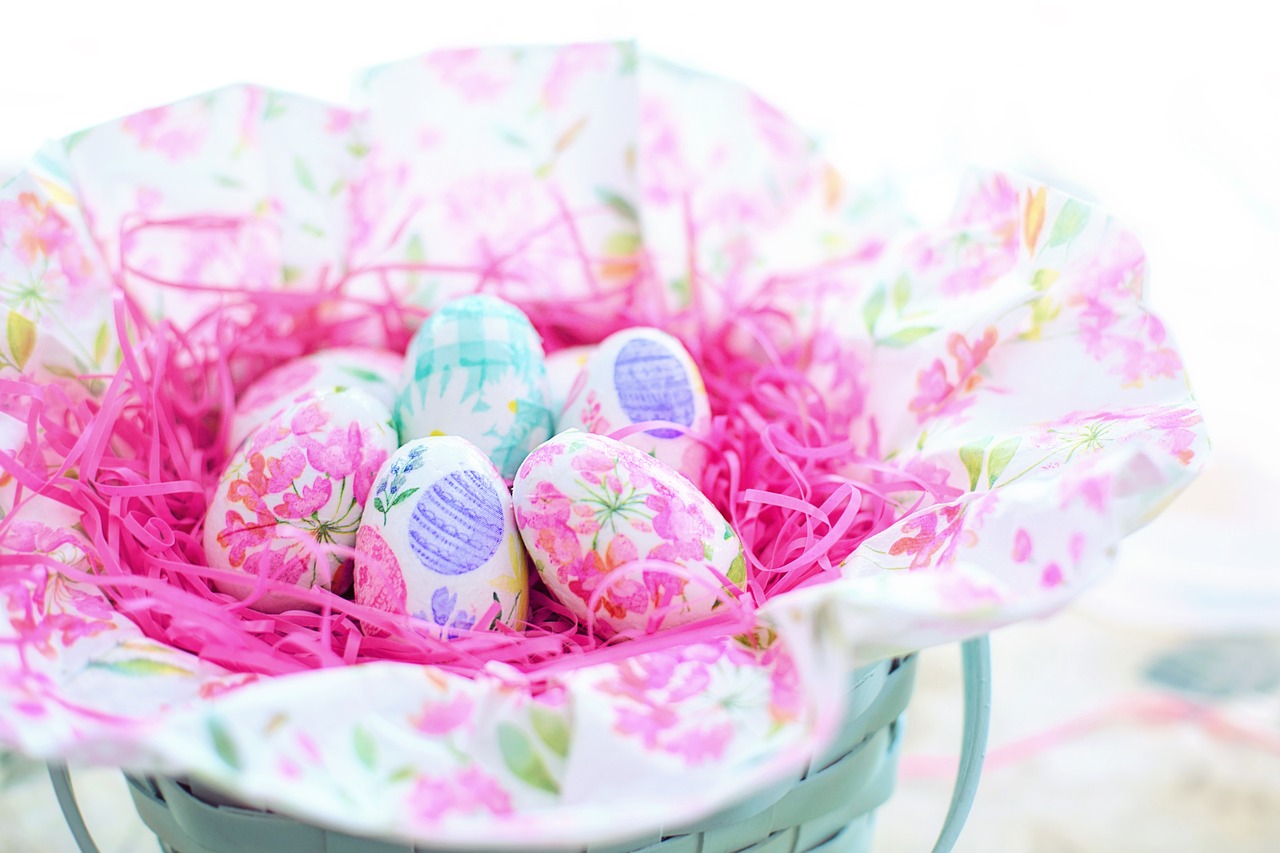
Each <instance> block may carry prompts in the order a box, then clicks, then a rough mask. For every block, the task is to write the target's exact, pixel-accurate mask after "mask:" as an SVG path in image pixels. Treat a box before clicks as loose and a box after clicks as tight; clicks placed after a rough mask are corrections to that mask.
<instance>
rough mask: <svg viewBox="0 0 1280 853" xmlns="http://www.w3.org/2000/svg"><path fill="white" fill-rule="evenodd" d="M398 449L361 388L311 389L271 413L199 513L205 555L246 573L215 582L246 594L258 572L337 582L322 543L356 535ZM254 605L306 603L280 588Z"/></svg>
mask: <svg viewBox="0 0 1280 853" xmlns="http://www.w3.org/2000/svg"><path fill="white" fill-rule="evenodd" d="M395 449H396V434H395V430H394V429H393V428H392V426H391V412H390V411H389V410H388V409H387V407H386V406H385V405H383V404H382V403H380V402H378V401H377V400H376V399H374V398H373V397H371V396H370V395H369V394H367V393H366V392H364V391H361V390H360V389H358V388H347V389H344V390H341V391H323V392H316V393H312V394H311V395H310V396H307V397H304V399H302V400H301V401H300V402H297V403H294V404H293V405H291V406H289V407H288V408H286V409H284V410H283V411H281V412H278V413H277V414H276V415H274V416H272V417H270V418H268V419H267V421H266V423H264V424H262V425H261V426H259V427H258V428H257V429H255V430H254V431H253V432H251V433H250V434H249V435H248V437H247V438H246V439H245V441H244V443H243V444H241V445H240V448H239V449H238V450H237V451H236V452H235V453H234V454H233V455H232V457H231V461H230V464H229V465H228V466H227V469H226V471H225V472H224V473H223V475H222V477H221V479H220V480H219V481H218V486H217V490H216V492H215V493H214V495H213V500H212V501H211V502H210V504H209V509H208V513H207V515H206V516H205V524H204V549H205V554H206V556H207V558H208V561H209V565H210V566H213V567H214V568H219V569H229V570H231V571H234V572H238V573H240V574H243V575H245V576H246V580H245V582H244V583H238V582H235V581H228V580H218V581H217V582H216V586H217V588H218V590H219V591H221V592H227V593H231V594H232V595H236V596H239V597H241V598H243V597H246V596H248V595H250V594H251V593H253V591H254V587H255V584H256V578H257V577H258V576H260V575H265V576H267V577H269V578H271V579H273V580H275V581H278V582H280V583H285V584H292V585H295V586H298V587H302V588H304V589H309V588H312V587H320V588H324V589H331V590H332V591H334V592H342V591H344V590H343V589H342V586H343V582H342V578H343V577H344V576H345V577H346V578H347V581H348V583H349V578H350V575H349V573H344V572H342V571H341V569H342V568H343V564H344V561H343V559H342V558H341V557H339V556H338V555H336V554H331V553H329V554H326V553H325V552H324V551H323V546H327V545H341V546H346V547H351V546H352V545H354V544H355V539H356V531H357V530H358V529H359V527H360V518H361V516H362V514H363V513H364V507H365V501H366V500H367V498H368V497H369V493H370V491H371V490H372V488H373V481H374V478H375V476H376V475H377V473H378V470H379V469H380V468H381V467H382V464H383V463H384V462H385V461H386V460H387V458H388V457H389V456H390V455H391V454H392V453H393V452H394V451H395ZM253 606H254V607H256V608H257V609H259V610H263V611H266V612H280V611H281V610H287V609H291V608H295V607H302V608H308V607H310V605H308V604H307V603H305V602H302V601H300V600H299V599H297V598H296V597H295V596H291V595H289V594H288V593H287V592H283V591H279V590H276V591H272V592H269V593H267V594H266V595H264V596H263V597H261V598H259V599H257V600H256V601H255V602H254V604H253Z"/></svg>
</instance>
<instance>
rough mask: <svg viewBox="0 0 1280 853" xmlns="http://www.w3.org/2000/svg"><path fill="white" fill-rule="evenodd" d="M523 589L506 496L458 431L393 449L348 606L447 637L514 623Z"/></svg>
mask: <svg viewBox="0 0 1280 853" xmlns="http://www.w3.org/2000/svg"><path fill="white" fill-rule="evenodd" d="M528 587H529V575H528V567H527V565H526V558H525V553H524V546H523V545H522V544H521V542H520V534H519V532H518V531H517V530H516V523H515V517H514V515H513V513H512V507H511V493H510V492H509V491H507V486H506V483H504V482H503V480H502V477H501V475H500V474H499V473H498V470H497V468H495V467H494V465H493V463H492V462H490V461H489V458H488V457H487V456H485V455H484V454H483V453H481V452H480V450H479V449H478V448H477V447H476V446H475V445H473V444H472V443H471V442H469V441H467V440H466V439H464V438H459V437H457V436H434V437H430V438H422V439H417V440H416V441H411V442H409V443H408V444H406V445H405V446H404V447H401V448H400V449H399V450H398V451H396V453H395V454H394V455H393V456H392V457H391V459H389V460H388V461H387V464H386V465H384V466H383V467H382V470H381V471H380V472H379V473H378V478H377V480H376V481H375V483H374V487H373V492H372V495H371V497H370V500H369V502H368V503H367V504H366V505H365V510H364V519H363V521H362V522H361V524H360V532H359V534H358V536H357V537H356V562H355V592H356V602H357V603H359V604H364V605H367V606H369V607H375V608H377V609H379V610H386V611H388V612H391V613H407V614H409V615H411V616H414V617H416V618H418V619H421V620H422V621H423V622H424V623H426V624H427V625H429V626H433V629H432V630H433V633H435V635H436V636H439V637H442V638H444V639H450V638H452V637H456V636H458V635H459V634H460V633H462V632H464V631H467V630H471V629H477V630H480V629H487V628H491V627H493V625H494V623H496V622H502V623H504V624H506V625H509V626H511V627H517V626H518V625H519V624H520V623H521V622H523V621H524V618H525V612H526V609H527V607H528ZM494 605H496V606H497V609H496V611H494V610H493V609H492V608H493V606H494ZM486 613H492V616H491V618H490V620H489V621H487V622H484V621H483V617H484V616H485V615H486ZM482 622H483V624H482Z"/></svg>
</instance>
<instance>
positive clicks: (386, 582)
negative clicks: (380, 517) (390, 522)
mask: <svg viewBox="0 0 1280 853" xmlns="http://www.w3.org/2000/svg"><path fill="white" fill-rule="evenodd" d="M355 563H356V565H355V587H356V603H357V604H362V605H364V606H365V607H372V608H374V609H377V610H385V611H387V612H388V613H404V612H405V602H406V601H407V600H408V591H407V589H406V588H405V583H404V572H403V571H402V570H401V568H400V561H399V560H397V559H396V555H395V552H394V551H392V550H391V546H390V545H388V544H387V541H386V540H385V539H383V538H382V534H381V533H379V532H378V529H377V528H376V527H374V526H373V525H368V524H362V525H360V531H359V532H358V533H357V534H356V560H355Z"/></svg>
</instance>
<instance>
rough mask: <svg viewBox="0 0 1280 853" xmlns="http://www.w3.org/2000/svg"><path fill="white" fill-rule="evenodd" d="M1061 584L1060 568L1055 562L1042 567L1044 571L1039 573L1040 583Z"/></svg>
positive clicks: (1046, 584)
mask: <svg viewBox="0 0 1280 853" xmlns="http://www.w3.org/2000/svg"><path fill="white" fill-rule="evenodd" d="M1061 584H1062V569H1061V567H1059V566H1058V564H1057V563H1050V564H1049V565H1047V566H1045V567H1044V571H1043V572H1042V573H1041V575H1040V585H1041V586H1043V587H1055V586H1059V585H1061Z"/></svg>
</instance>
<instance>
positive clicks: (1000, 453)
mask: <svg viewBox="0 0 1280 853" xmlns="http://www.w3.org/2000/svg"><path fill="white" fill-rule="evenodd" d="M1020 444H1022V439H1021V438H1017V437H1014V438H1006V439H1005V440H1004V441H1000V442H997V443H996V446H995V447H993V448H991V455H990V456H989V457H988V458H987V486H988V487H994V486H995V484H996V480H999V479H1000V475H1001V474H1003V473H1004V469H1005V468H1008V467H1009V463H1010V462H1011V461H1012V460H1013V456H1014V454H1015V453H1017V452H1018V445H1020Z"/></svg>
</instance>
